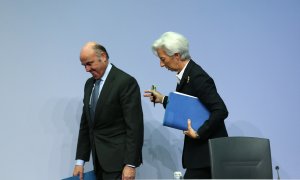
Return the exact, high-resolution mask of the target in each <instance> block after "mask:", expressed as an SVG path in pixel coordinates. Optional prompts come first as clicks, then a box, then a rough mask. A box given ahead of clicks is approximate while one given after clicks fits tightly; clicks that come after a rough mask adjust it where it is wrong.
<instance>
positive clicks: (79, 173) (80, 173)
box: [73, 165, 84, 180]
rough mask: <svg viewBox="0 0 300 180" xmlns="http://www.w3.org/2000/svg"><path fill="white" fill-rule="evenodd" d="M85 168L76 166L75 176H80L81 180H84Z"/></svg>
mask: <svg viewBox="0 0 300 180" xmlns="http://www.w3.org/2000/svg"><path fill="white" fill-rule="evenodd" d="M83 171H84V170H83V166H81V165H75V167H74V171H73V176H79V179H80V180H83Z"/></svg>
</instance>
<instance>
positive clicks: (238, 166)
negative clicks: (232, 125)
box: [209, 137, 273, 179]
mask: <svg viewBox="0 0 300 180" xmlns="http://www.w3.org/2000/svg"><path fill="white" fill-rule="evenodd" d="M209 151H210V152H209V153H210V159H211V171H212V178H213V179H273V174H272V160H271V151H270V141H269V140H268V139H263V138H255V137H223V138H216V139H210V140H209Z"/></svg>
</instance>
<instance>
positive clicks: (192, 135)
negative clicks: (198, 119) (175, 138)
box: [183, 119, 199, 139]
mask: <svg viewBox="0 0 300 180" xmlns="http://www.w3.org/2000/svg"><path fill="white" fill-rule="evenodd" d="M187 123H188V129H187V131H183V134H185V135H187V136H189V137H190V138H193V139H197V138H198V136H199V135H198V134H197V132H196V131H195V130H194V129H193V128H192V122H191V120H190V119H188V121H187Z"/></svg>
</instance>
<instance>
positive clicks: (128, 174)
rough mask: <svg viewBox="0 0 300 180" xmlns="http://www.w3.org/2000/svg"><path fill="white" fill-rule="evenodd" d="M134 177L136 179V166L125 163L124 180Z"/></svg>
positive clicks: (130, 179)
mask: <svg viewBox="0 0 300 180" xmlns="http://www.w3.org/2000/svg"><path fill="white" fill-rule="evenodd" d="M132 179H135V168H134V167H129V166H127V165H125V166H124V169H123V172H122V180H132Z"/></svg>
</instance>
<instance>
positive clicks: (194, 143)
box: [163, 60, 228, 169]
mask: <svg viewBox="0 0 300 180" xmlns="http://www.w3.org/2000/svg"><path fill="white" fill-rule="evenodd" d="M176 91H178V92H181V93H184V94H189V95H192V96H196V97H198V98H199V99H200V101H201V102H202V103H203V104H204V105H205V106H206V107H207V109H208V110H209V111H210V113H211V115H210V117H209V119H208V120H206V121H205V123H204V124H203V125H202V126H201V127H200V128H199V129H198V130H195V131H197V133H198V135H199V139H192V138H190V137H188V136H185V139H184V147H183V155H182V165H183V167H184V168H189V169H195V168H203V167H209V166H210V157H209V148H208V139H212V138H217V137H226V136H228V134H227V130H226V127H225V124H224V120H225V118H226V117H227V116H228V111H227V108H226V106H225V104H224V102H223V100H222V99H221V97H220V96H219V94H218V92H217V89H216V86H215V83H214V81H213V79H212V78H211V77H210V76H209V75H208V74H207V73H206V72H205V71H204V70H203V69H202V68H201V67H200V66H199V65H198V64H196V63H195V62H194V61H193V60H190V62H189V63H188V65H187V67H186V69H185V71H184V73H183V76H182V79H181V81H180V84H179V85H177V88H176ZM167 102H168V97H165V99H164V103H163V105H164V107H166V105H167Z"/></svg>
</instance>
